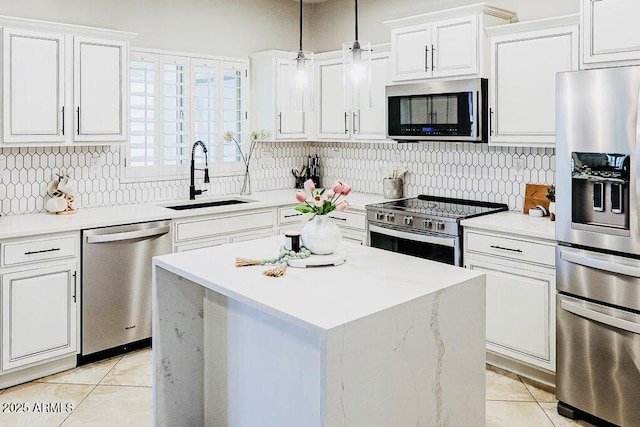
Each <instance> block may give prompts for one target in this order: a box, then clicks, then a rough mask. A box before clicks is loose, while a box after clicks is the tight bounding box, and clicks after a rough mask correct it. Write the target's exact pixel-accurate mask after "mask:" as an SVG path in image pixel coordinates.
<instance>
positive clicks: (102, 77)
mask: <svg viewBox="0 0 640 427" xmlns="http://www.w3.org/2000/svg"><path fill="white" fill-rule="evenodd" d="M127 47H128V43H126V42H119V41H110V40H103V39H95V38H84V37H75V38H74V61H73V63H74V74H73V76H74V90H73V94H74V98H73V99H74V103H73V106H74V114H75V117H74V118H75V136H74V141H78V142H96V141H125V140H126V139H127V117H128V116H127V111H128V101H127V100H128V96H126V94H127V93H128V90H127V89H128V81H129V78H128V69H129V67H128V58H129V53H128V49H127Z"/></svg>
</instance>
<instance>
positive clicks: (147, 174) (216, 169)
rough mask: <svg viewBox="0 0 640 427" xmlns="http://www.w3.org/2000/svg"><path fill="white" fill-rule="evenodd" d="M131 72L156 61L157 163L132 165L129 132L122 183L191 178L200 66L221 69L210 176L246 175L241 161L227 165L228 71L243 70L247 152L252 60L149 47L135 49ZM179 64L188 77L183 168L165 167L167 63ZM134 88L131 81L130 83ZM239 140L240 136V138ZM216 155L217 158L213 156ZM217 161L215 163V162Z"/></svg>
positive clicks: (131, 55)
mask: <svg viewBox="0 0 640 427" xmlns="http://www.w3.org/2000/svg"><path fill="white" fill-rule="evenodd" d="M129 61H130V62H129V69H130V68H131V62H132V61H144V62H153V63H154V64H155V68H154V69H155V79H154V96H155V100H154V101H155V102H154V111H155V115H154V117H155V119H154V122H153V123H154V126H153V127H154V129H153V135H154V145H153V146H154V159H155V164H154V165H153V166H136V167H132V166H130V164H129V163H130V160H129V159H130V150H131V135H132V131H131V130H130V131H129V135H128V138H127V141H126V145H125V146H124V147H123V149H122V150H120V157H121V162H120V164H121V174H120V175H121V181H122V182H154V181H167V180H175V179H188V178H189V166H190V157H191V153H190V151H191V149H192V146H193V143H194V142H195V141H196V139H195V135H196V132H195V126H196V125H195V120H194V111H195V102H196V101H195V79H194V74H195V69H196V67H197V66H200V65H202V64H206V65H208V66H215V67H216V69H217V78H218V81H217V82H216V85H217V98H218V99H217V100H216V103H217V111H216V114H215V117H216V122H215V126H216V129H215V135H216V144H215V146H211V144H210V143H207V149H208V150H209V156H208V163H209V165H208V167H209V175H210V176H211V177H212V178H213V177H225V176H238V175H243V174H244V170H245V166H244V163H243V162H242V161H241V160H240V161H236V162H224V157H223V150H224V143H225V141H224V138H223V135H224V105H223V103H224V96H223V93H224V76H223V74H224V70H229V69H234V70H240V71H241V75H240V79H241V83H240V84H241V86H240V90H241V98H240V102H241V110H239V112H240V114H241V128H242V134H241V135H239V136H240V138H241V141H239V142H240V145H241V147H242V150H243V152H246V150H247V149H248V145H249V132H250V130H249V114H248V111H249V108H250V105H249V102H250V99H251V97H250V91H251V87H250V78H249V60H248V58H230V57H222V56H212V55H202V54H191V53H185V52H175V51H166V50H158V49H147V48H131V49H130V52H129ZM170 63H179V64H183V65H185V66H186V68H185V78H186V82H187V85H186V92H187V95H186V96H187V98H186V110H185V116H186V118H185V119H186V123H187V126H186V128H187V137H186V138H187V153H186V156H187V158H186V161H185V163H184V164H183V165H181V166H165V165H164V160H163V159H164V157H163V156H164V153H163V150H164V136H165V134H164V126H165V119H164V102H165V93H164V83H165V82H164V78H163V76H164V64H170ZM127 84H129V87H131V79H129V81H128V82H127ZM129 123H130V124H131V123H132V121H131V118H130V117H129ZM236 137H237V136H236ZM213 152H216V158H215V159H213V157H214V156H212V155H211V154H212V153H213ZM202 159H203V157H202V153H201V151H200V149H198V150H196V165H197V166H196V167H199V168H201V167H203V166H204V163H203V162H202ZM212 159H213V161H212Z"/></svg>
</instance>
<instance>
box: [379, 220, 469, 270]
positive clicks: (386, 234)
mask: <svg viewBox="0 0 640 427" xmlns="http://www.w3.org/2000/svg"><path fill="white" fill-rule="evenodd" d="M368 242H369V246H371V247H374V248H379V249H385V250H388V251H392V252H398V253H401V254H404V255H412V256H416V257H419V258H424V259H429V260H432V261H438V262H442V263H445V264H450V265H457V266H461V265H462V259H461V258H462V257H461V256H460V255H461V253H460V238H459V237H457V236H449V235H445V236H443V235H435V234H427V233H424V234H423V233H416V232H408V231H405V230H402V229H398V228H392V227H382V226H379V225H375V224H371V223H370V224H369V239H368Z"/></svg>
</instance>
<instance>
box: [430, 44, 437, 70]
mask: <svg viewBox="0 0 640 427" xmlns="http://www.w3.org/2000/svg"><path fill="white" fill-rule="evenodd" d="M435 51H436V48H435V47H433V45H431V71H433V70H435V69H436V63H435V62H434V61H433V52H435Z"/></svg>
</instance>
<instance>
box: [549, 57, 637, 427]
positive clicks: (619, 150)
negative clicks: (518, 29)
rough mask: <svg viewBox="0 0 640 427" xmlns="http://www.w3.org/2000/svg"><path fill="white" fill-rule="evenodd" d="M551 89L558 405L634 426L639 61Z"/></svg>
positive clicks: (579, 75) (568, 77) (566, 79)
mask: <svg viewBox="0 0 640 427" xmlns="http://www.w3.org/2000/svg"><path fill="white" fill-rule="evenodd" d="M556 91H557V97H556V99H557V101H556V102H557V108H556V169H557V170H556V195H557V199H556V212H557V220H556V237H557V239H558V241H559V246H558V248H557V252H556V271H557V273H556V275H557V289H558V296H557V372H556V394H557V398H558V400H559V402H558V412H559V413H561V414H562V415H565V416H568V417H571V418H578V417H581V416H584V415H585V414H590V415H593V416H595V417H598V418H600V419H603V420H606V421H607V422H610V423H615V424H617V425H623V426H640V405H639V404H638V402H640V222H639V220H640V217H639V216H638V209H639V208H640V204H639V202H640V185H639V181H638V180H639V177H640V175H639V169H638V166H639V165H640V163H639V162H640V120H639V114H640V111H639V109H638V106H639V103H640V67H619V68H609V69H597V70H588V71H579V72H568V73H560V74H558V76H557V84H556Z"/></svg>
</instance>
